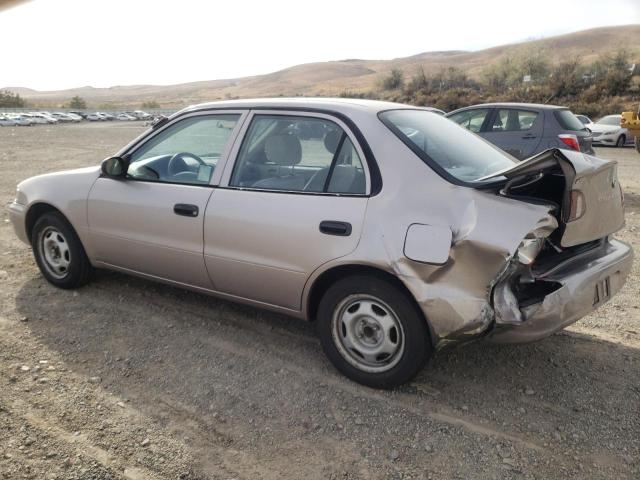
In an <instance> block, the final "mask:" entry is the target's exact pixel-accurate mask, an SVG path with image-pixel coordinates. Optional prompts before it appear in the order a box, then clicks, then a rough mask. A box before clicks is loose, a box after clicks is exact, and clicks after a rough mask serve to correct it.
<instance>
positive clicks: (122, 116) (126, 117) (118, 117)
mask: <svg viewBox="0 0 640 480" xmlns="http://www.w3.org/2000/svg"><path fill="white" fill-rule="evenodd" d="M116 120H125V121H132V120H138V119H137V118H136V117H134V116H132V115H128V114H126V113H120V114H118V115H116Z"/></svg>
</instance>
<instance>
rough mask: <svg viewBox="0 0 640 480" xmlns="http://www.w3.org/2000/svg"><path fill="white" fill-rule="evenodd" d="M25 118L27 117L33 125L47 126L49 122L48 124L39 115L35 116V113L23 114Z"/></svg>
mask: <svg viewBox="0 0 640 480" xmlns="http://www.w3.org/2000/svg"><path fill="white" fill-rule="evenodd" d="M22 116H23V117H25V118H26V119H27V120H29V121H30V122H31V123H33V124H34V125H35V124H41V125H42V124H45V125H46V124H47V123H49V122H47V121H46V120H45V119H44V118H42V117H39V116H37V115H34V114H33V113H23V114H22Z"/></svg>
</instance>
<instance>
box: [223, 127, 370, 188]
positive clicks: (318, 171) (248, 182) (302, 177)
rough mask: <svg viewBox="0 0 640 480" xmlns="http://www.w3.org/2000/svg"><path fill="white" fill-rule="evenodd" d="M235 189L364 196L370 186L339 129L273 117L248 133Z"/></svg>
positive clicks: (238, 165)
mask: <svg viewBox="0 0 640 480" xmlns="http://www.w3.org/2000/svg"><path fill="white" fill-rule="evenodd" d="M330 174H331V175H330ZM329 175H330V178H329ZM231 185H232V186H237V187H245V188H257V189H267V190H284V191H302V192H324V191H326V192H329V193H346V194H364V193H365V185H366V181H365V174H364V170H363V167H362V162H361V161H360V158H359V156H358V154H357V152H356V150H355V148H354V146H353V144H352V143H351V140H350V139H349V137H348V136H347V135H346V133H344V131H343V130H342V129H340V128H339V127H338V126H337V125H335V124H333V123H331V122H325V121H318V120H306V119H305V120H298V119H292V118H289V117H282V118H277V117H271V118H266V119H264V121H262V122H260V121H258V122H257V123H256V124H255V125H254V126H252V128H251V129H250V130H249V133H248V134H247V138H245V143H244V145H243V147H242V149H241V152H240V154H239V157H238V160H237V162H236V166H235V169H234V173H233V176H232V179H231Z"/></svg>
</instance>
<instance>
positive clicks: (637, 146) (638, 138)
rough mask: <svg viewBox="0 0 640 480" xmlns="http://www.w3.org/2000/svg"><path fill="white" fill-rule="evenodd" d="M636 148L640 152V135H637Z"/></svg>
mask: <svg viewBox="0 0 640 480" xmlns="http://www.w3.org/2000/svg"><path fill="white" fill-rule="evenodd" d="M636 150H637V151H638V153H640V135H638V136H637V137H636Z"/></svg>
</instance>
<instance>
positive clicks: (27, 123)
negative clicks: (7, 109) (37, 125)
mask: <svg viewBox="0 0 640 480" xmlns="http://www.w3.org/2000/svg"><path fill="white" fill-rule="evenodd" d="M7 117H8V118H10V119H11V120H13V121H14V122H15V124H16V125H19V126H21V127H31V126H32V125H33V122H32V121H31V119H29V118H27V117H23V116H22V115H18V114H17V113H8V114H7Z"/></svg>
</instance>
